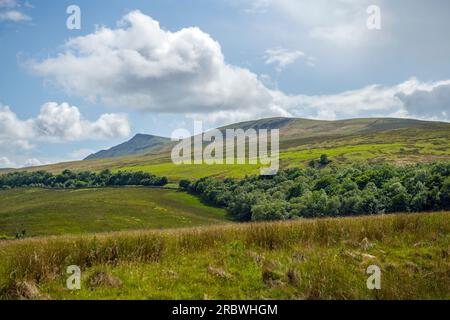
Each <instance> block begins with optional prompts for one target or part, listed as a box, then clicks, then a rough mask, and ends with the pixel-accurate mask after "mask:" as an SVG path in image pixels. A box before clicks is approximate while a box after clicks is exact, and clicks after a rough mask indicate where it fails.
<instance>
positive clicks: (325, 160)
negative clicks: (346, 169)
mask: <svg viewBox="0 0 450 320" xmlns="http://www.w3.org/2000/svg"><path fill="white" fill-rule="evenodd" d="M319 163H320V164H321V165H322V166H326V165H327V164H329V163H330V160H328V156H327V155H326V154H323V155H321V156H320V160H319Z"/></svg>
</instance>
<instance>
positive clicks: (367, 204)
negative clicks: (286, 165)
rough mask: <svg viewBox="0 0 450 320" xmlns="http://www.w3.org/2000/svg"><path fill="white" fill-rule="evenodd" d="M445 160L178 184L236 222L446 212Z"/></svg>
mask: <svg viewBox="0 0 450 320" xmlns="http://www.w3.org/2000/svg"><path fill="white" fill-rule="evenodd" d="M449 176H450V162H448V161H447V162H437V163H433V164H417V165H409V166H394V165H389V164H356V165H352V166H348V167H334V166H329V167H327V168H325V169H318V168H306V169H301V168H295V169H287V170H283V171H280V172H279V173H278V174H277V175H276V176H272V177H268V176H251V177H246V178H245V179H242V180H231V179H226V180H219V179H214V178H203V179H200V180H198V181H195V182H190V181H182V182H180V187H181V188H182V189H183V190H187V191H190V192H192V193H195V194H199V195H201V196H202V197H203V198H204V200H207V201H208V202H209V203H212V204H213V205H216V206H219V207H224V208H226V209H227V210H228V213H229V215H230V216H231V217H232V218H233V219H235V220H239V221H251V220H254V221H256V220H286V219H292V218H296V217H308V218H309V217H311V218H312V217H325V216H352V215H371V214H380V213H391V212H418V211H426V210H444V209H450V177H449Z"/></svg>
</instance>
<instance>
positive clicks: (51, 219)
mask: <svg viewBox="0 0 450 320" xmlns="http://www.w3.org/2000/svg"><path fill="white" fill-rule="evenodd" d="M0 203H1V204H2V205H1V207H0V235H3V237H11V236H14V235H15V233H16V232H20V231H21V230H23V229H25V230H26V235H27V236H47V235H63V234H76V233H97V232H110V231H120V230H130V229H135V230H136V229H163V228H180V227H193V226H200V225H209V224H220V223H224V222H225V212H224V211H223V210H221V209H217V208H213V207H210V206H206V205H204V204H203V203H202V202H201V201H200V200H199V199H198V198H196V197H194V196H191V195H189V194H186V193H182V192H177V191H176V190H164V189H152V188H103V189H79V190H46V189H37V188H36V189H34V188H30V189H12V190H6V191H0Z"/></svg>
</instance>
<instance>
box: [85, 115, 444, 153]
mask: <svg viewBox="0 0 450 320" xmlns="http://www.w3.org/2000/svg"><path fill="white" fill-rule="evenodd" d="M427 126H434V127H438V126H448V127H449V128H450V124H449V123H446V122H438V121H424V120H417V119H403V118H355V119H343V120H314V119H305V118H289V117H272V118H263V119H258V120H250V121H243V122H238V123H234V124H229V125H225V126H222V127H219V128H217V129H218V130H220V131H222V132H225V131H226V130H227V129H238V128H239V129H243V130H248V129H255V130H263V129H267V130H272V129H280V141H281V143H282V145H287V144H289V145H292V144H295V143H296V141H297V142H298V143H302V141H304V140H305V139H306V140H307V139H311V138H325V137H328V138H332V137H333V136H347V135H358V134H370V133H376V132H383V131H390V130H397V129H408V128H426V127H427ZM171 145H173V142H172V141H171V139H170V138H167V137H162V136H156V135H150V134H141V133H139V134H136V135H135V136H134V137H133V138H132V139H130V140H128V141H126V142H123V143H121V144H119V145H117V146H114V147H112V148H110V149H108V150H101V151H99V152H96V153H93V154H91V155H90V156H88V157H87V158H85V159H84V160H98V159H108V158H117V157H125V156H133V155H145V154H156V153H161V152H162V151H165V150H166V149H167V148H168V147H169V146H171Z"/></svg>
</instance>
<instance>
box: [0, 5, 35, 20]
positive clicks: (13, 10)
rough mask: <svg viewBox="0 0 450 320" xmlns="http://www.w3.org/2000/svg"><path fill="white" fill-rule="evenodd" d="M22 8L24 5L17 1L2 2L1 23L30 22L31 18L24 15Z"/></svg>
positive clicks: (0, 8) (0, 7)
mask: <svg viewBox="0 0 450 320" xmlns="http://www.w3.org/2000/svg"><path fill="white" fill-rule="evenodd" d="M27 6H28V5H27ZM21 7H22V5H21V4H20V3H19V2H18V1H16V0H0V22H1V21H11V22H21V21H30V20H31V17H30V16H28V15H26V14H25V13H23V12H22V11H21Z"/></svg>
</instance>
